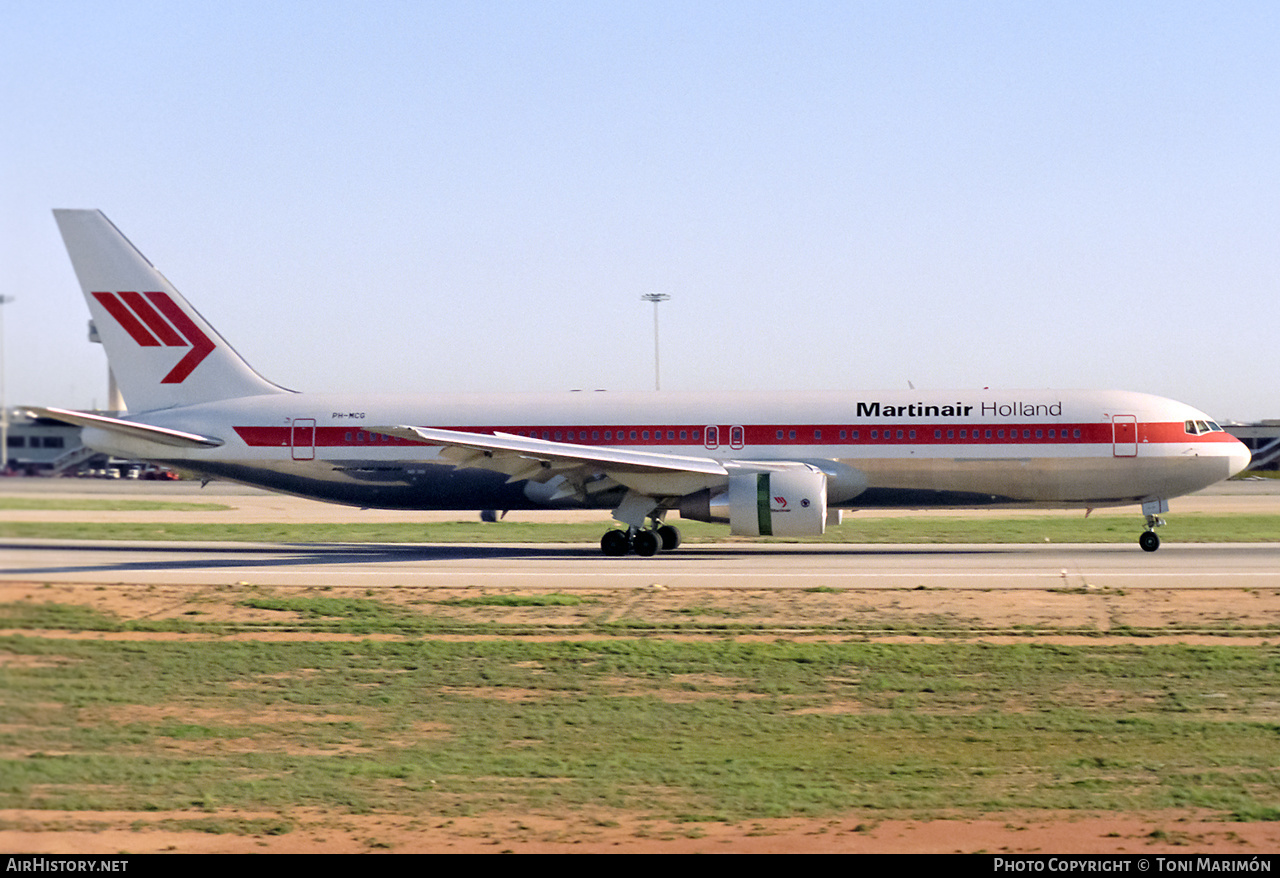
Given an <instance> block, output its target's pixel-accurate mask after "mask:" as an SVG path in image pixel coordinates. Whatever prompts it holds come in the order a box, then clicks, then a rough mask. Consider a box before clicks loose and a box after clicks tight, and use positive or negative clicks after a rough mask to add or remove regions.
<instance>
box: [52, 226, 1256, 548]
mask: <svg viewBox="0 0 1280 878" xmlns="http://www.w3.org/2000/svg"><path fill="white" fill-rule="evenodd" d="M54 216H55V218H56V219H57V222H58V227H59V229H60V230H61V232H62V237H63V240H64V241H65V243H66V246H67V251H68V253H69V254H70V256H71V262H72V264H73V265H74V267H75V271H76V275H77V277H78V278H79V281H80V285H81V287H82V288H83V291H84V296H85V300H86V301H87V302H88V304H89V311H90V312H91V314H92V317H93V322H94V324H95V325H96V327H97V330H98V333H99V336H100V337H101V340H102V343H103V344H104V345H105V346H106V351H107V356H108V359H109V362H110V364H111V368H112V370H113V372H114V374H115V376H116V379H117V381H118V382H119V385H120V389H121V391H122V393H123V395H124V398H125V402H126V403H127V404H128V407H129V414H128V416H127V417H123V418H114V417H107V416H103V415H97V414H90V413H84V412H75V411H68V410H65V409H54V408H42V409H36V410H35V411H36V412H37V413H38V414H40V415H43V416H45V417H51V418H56V419H59V420H63V421H67V422H70V423H72V424H79V425H80V426H82V427H83V428H84V431H83V441H84V443H85V444H86V445H88V446H90V447H91V448H94V449H97V450H99V451H102V452H106V453H109V454H113V455H117V456H120V457H127V458H135V459H141V460H149V461H154V462H156V463H159V464H163V465H165V466H171V467H176V468H180V469H183V470H186V471H189V472H193V473H196V474H199V475H201V476H203V477H206V478H217V479H229V480H232V481H236V482H243V483H245V484H250V485H257V486H260V487H263V488H269V489H271V490H275V491H281V492H284V493H288V494H295V495H298V496H302V497H310V498H314V499H317V500H327V501H331V502H336V503H345V504H350V505H352V506H361V507H371V508H383V509H459V510H462V509H467V510H498V509H501V510H509V509H550V508H588V509H611V510H612V511H613V517H614V519H615V520H617V521H618V522H620V523H621V524H622V525H623V527H622V528H618V529H613V530H609V531H608V532H607V533H605V535H604V537H603V538H602V539H601V541H600V544H601V548H602V550H603V551H604V552H605V554H608V555H624V554H627V553H629V552H634V553H636V554H637V555H653V554H655V553H657V552H658V551H660V550H671V549H674V548H676V547H677V546H678V545H679V542H680V535H679V532H678V531H677V530H676V528H675V527H673V526H672V525H670V524H667V523H666V519H667V516H668V514H669V513H670V512H672V511H678V512H679V515H680V517H681V518H689V519H693V520H696V521H715V522H725V523H727V524H728V525H729V527H730V532H731V533H733V534H735V535H744V536H767V535H774V536H814V535H818V534H821V533H823V531H824V529H825V527H826V526H827V525H828V524H830V523H835V522H838V521H839V520H840V514H841V510H842V509H844V508H854V509H856V508H860V507H862V508H866V507H885V506H909V507H925V506H952V507H968V506H1040V507H1059V508H1060V507H1079V508H1084V509H1090V508H1093V507H1099V506H1118V505H1127V504H1140V505H1141V507H1142V512H1143V514H1145V516H1146V529H1145V530H1144V531H1143V533H1142V534H1141V537H1140V539H1139V543H1140V545H1141V546H1142V548H1143V549H1145V550H1147V551H1149V552H1150V551H1155V550H1156V549H1157V548H1158V547H1159V545H1160V540H1159V538H1158V537H1157V536H1156V533H1155V528H1156V527H1157V526H1159V525H1162V524H1163V523H1164V522H1163V521H1162V520H1161V518H1160V517H1159V516H1160V514H1161V513H1163V512H1166V511H1168V501H1169V499H1170V498H1171V497H1177V496H1179V495H1182V494H1187V493H1190V492H1192V491H1197V490H1199V489H1201V488H1204V487H1207V486H1208V485H1212V484H1214V483H1215V482H1218V481H1220V480H1222V479H1225V478H1228V477H1230V476H1232V475H1234V474H1236V473H1238V472H1240V471H1241V470H1243V469H1244V468H1245V467H1246V466H1247V465H1248V463H1249V459H1250V453H1249V450H1248V449H1247V448H1246V447H1245V446H1244V445H1243V444H1241V443H1240V442H1239V441H1237V440H1236V439H1235V438H1234V437H1233V436H1231V435H1230V434H1228V433H1226V432H1224V431H1223V430H1222V428H1221V427H1219V426H1218V425H1217V424H1216V423H1214V421H1213V420H1212V419H1211V418H1210V417H1209V416H1208V415H1206V414H1205V413H1204V412H1201V411H1198V410H1196V409H1194V408H1192V407H1190V406H1188V405H1184V404H1183V403H1180V402H1174V401H1172V400H1168V399H1162V398H1160V397H1156V396H1150V395H1147V394H1142V393H1129V392H1124V391H1067V390H1011V391H991V390H985V389H984V390H958V391H948V392H939V391H916V390H909V391H875V392H851V393H843V392H841V393H835V392H831V393H815V392H801V393H785V394H763V393H706V394H691V393H690V394H686V393H658V392H655V393H606V392H587V393H584V392H572V393H556V394H495V395H475V394H431V395H422V396H386V395H382V396H378V395H352V394H345V395H336V394H323V393H297V392H294V391H290V390H286V389H284V388H282V387H279V386H278V385H276V384H273V383H271V382H270V381H268V380H266V379H265V378H263V377H262V376H261V375H259V374H258V373H257V372H255V371H254V370H253V369H251V368H250V367H249V365H248V364H247V363H246V362H245V361H244V360H243V359H241V358H240V356H239V355H238V354H236V352H235V351H234V350H233V349H232V348H231V346H230V345H229V344H228V343H227V342H226V341H225V340H224V339H223V338H222V336H221V335H219V334H218V332H217V331H216V330H215V329H214V328H213V327H212V326H210V325H209V324H208V323H207V322H206V321H205V320H204V319H203V318H202V317H201V316H200V315H199V313H197V312H196V310H195V309H194V308H192V307H191V305H190V304H189V303H188V302H187V300H186V299H185V298H183V297H182V296H181V295H180V294H179V293H178V291H177V290H176V289H174V287H173V286H172V285H171V284H170V283H169V281H168V280H166V279H165V278H164V276H163V275H162V274H160V272H159V271H157V270H156V269H155V267H154V266H152V264H151V263H150V262H148V261H147V259H146V258H145V257H144V256H143V255H142V254H141V253H140V252H139V251H138V250H137V249H136V248H135V247H134V246H133V245H132V244H131V243H130V242H129V240H128V239H127V238H125V237H124V235H122V234H121V233H120V231H119V230H118V229H116V227H115V226H114V225H113V224H112V223H111V222H110V221H109V220H108V219H107V218H106V217H105V216H104V215H103V214H102V213H101V212H100V211H97V210H55V211H54Z"/></svg>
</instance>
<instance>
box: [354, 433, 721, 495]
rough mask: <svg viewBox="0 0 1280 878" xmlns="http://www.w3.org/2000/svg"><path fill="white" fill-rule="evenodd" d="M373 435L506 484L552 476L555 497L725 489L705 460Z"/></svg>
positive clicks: (462, 436)
mask: <svg viewBox="0 0 1280 878" xmlns="http://www.w3.org/2000/svg"><path fill="white" fill-rule="evenodd" d="M369 429H370V430H373V431H375V432H378V433H385V434H387V435H389V436H397V437H399V438H401V439H409V440H412V441H426V442H429V443H431V444H432V445H437V446H439V447H440V448H441V449H442V450H441V453H440V454H441V457H443V458H444V459H445V460H448V461H449V462H450V463H452V464H453V465H454V466H457V467H477V468H479V469H487V470H492V471H494V472H500V473H504V474H506V475H507V476H508V477H509V481H512V482H515V481H520V480H523V479H528V480H530V481H534V482H549V481H551V480H552V479H555V478H556V477H557V476H559V477H562V478H561V479H560V481H561V483H562V485H563V487H562V490H561V491H560V492H559V493H558V494H557V496H558V497H564V496H571V495H575V494H577V495H581V496H585V495H586V494H587V493H595V491H596V490H598V489H602V488H605V487H612V486H613V485H607V484H600V482H601V480H602V479H609V480H611V481H612V482H613V483H614V484H616V485H622V486H624V487H626V488H627V489H629V490H630V491H634V492H636V493H637V494H643V495H645V496H648V497H653V498H665V497H681V496H684V495H686V494H692V493H694V492H695V491H701V490H703V489H705V488H711V487H717V486H720V485H723V484H725V482H726V480H727V479H728V475H729V470H728V469H726V468H725V466H724V465H723V464H721V463H720V462H719V461H716V460H712V459H711V458H707V457H688V456H685V455H678V454H663V453H658V452H652V451H632V450H624V449H619V448H600V447H597V446H593V445H575V444H573V443H569V442H551V441H548V440H545V439H534V438H531V437H528V436H513V435H511V434H509V433H496V434H492V435H491V434H486V433H468V432H465V431H461V430H440V429H435V428H430V427H410V426H391V427H370V428H369Z"/></svg>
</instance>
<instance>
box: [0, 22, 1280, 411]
mask: <svg viewBox="0 0 1280 878" xmlns="http://www.w3.org/2000/svg"><path fill="white" fill-rule="evenodd" d="M4 9H5V15H4V20H5V24H4V28H3V32H2V33H0V82H2V83H3V91H2V92H0V119H3V120H4V125H3V128H4V131H3V134H0V168H2V169H3V170H2V171H0V173H2V179H0V187H2V188H0V217H2V222H0V239H2V240H3V245H2V246H0V264H2V265H3V267H4V271H3V280H2V281H0V293H2V294H5V295H11V296H16V297H17V301H15V302H13V303H11V304H9V305H6V306H5V347H6V353H5V361H6V365H7V369H6V372H7V390H8V393H7V395H8V400H9V402H10V403H32V404H48V405H61V406H71V407H88V406H91V405H93V404H95V403H97V404H103V403H105V401H106V400H105V396H106V391H105V383H106V382H105V360H104V358H103V356H102V353H101V348H100V347H97V346H92V345H89V344H88V343H87V342H86V341H85V321H86V319H87V314H86V311H85V308H84V305H83V302H82V301H81V299H80V294H79V291H78V288H77V285H76V282H75V278H74V275H73V274H72V271H71V268H70V265H69V263H68V261H67V259H66V255H65V253H64V252H63V250H62V244H61V241H60V239H59V237H58V234H57V230H56V227H55V225H54V222H53V219H52V216H51V215H50V212H49V211H50V209H51V208H54V207H98V208H101V209H102V210H104V211H105V212H106V213H107V215H108V216H109V217H110V218H111V219H112V220H113V221H114V222H115V223H116V224H117V225H118V226H120V228H121V229H122V230H123V231H124V232H125V234H126V235H128V236H129V237H130V238H131V239H132V240H133V241H134V243H135V244H137V245H138V247H139V248H140V249H141V250H142V251H143V252H144V253H145V254H147V256H148V257H150V258H151V260H152V261H153V262H155V263H156V264H157V265H158V266H159V268H160V269H161V270H162V271H164V272H165V274H166V275H167V276H168V277H169V278H170V280H172V281H173V282H174V284H175V285H177V287H178V288H179V289H180V290H182V291H183V293H184V294H186V295H187V297H188V298H190V299H191V300H192V302H193V303H194V304H195V305H196V307H197V308H199V309H200V311H201V312H202V313H203V314H204V315H205V316H206V317H207V318H209V319H210V320H211V321H212V322H213V323H214V325H215V326H217V327H218V329H219V330H220V331H221V332H222V333H223V335H224V336H226V337H227V339H228V340H229V341H230V342H231V343H232V344H233V345H234V346H235V347H236V348H237V349H238V350H239V351H240V352H241V354H243V355H244V356H245V358H246V359H248V360H249V362H250V363H252V364H253V365H254V366H255V367H256V368H257V369H258V370H259V371H261V372H262V373H263V374H265V375H266V376H267V377H268V378H270V379H272V380H274V381H276V382H278V383H281V384H284V385H286V386H289V387H293V388H296V389H302V390H350V391H359V390H387V391H424V392H427V391H435V390H464V391H477V392H481V391H490V390H530V391H533V390H552V389H556V390H558V389H569V388H609V389H616V390H634V389H645V388H650V387H652V381H653V338H652V329H653V327H652V306H651V305H649V304H647V303H645V302H643V301H641V299H640V296H641V295H642V294H644V293H646V292H650V291H663V292H667V293H669V294H670V295H671V297H672V298H671V300H670V301H669V302H667V303H665V304H664V305H662V306H661V307H662V314H661V321H662V367H663V369H662V372H663V375H662V378H663V388H664V389H670V390H716V389H721V388H724V389H748V390H749V389H762V390H764V389H768V390H778V389H788V388H823V389H848V390H856V389H879V388H905V387H906V386H907V382H908V381H911V382H913V383H914V384H915V386H916V387H919V388H957V387H982V386H993V387H996V386H999V387H1116V388H1124V389H1129V390H1142V391H1148V392H1153V393H1158V394H1161V395H1165V396H1170V397H1174V398H1177V399H1180V400H1183V401H1185V402H1189V403H1191V404H1193V405H1196V406H1198V407H1200V408H1203V409H1205V410H1207V411H1209V412H1210V413H1212V414H1213V415H1215V416H1216V417H1219V418H1223V419H1227V418H1237V419H1241V420H1248V419H1257V418H1263V417H1280V393H1277V392H1276V389H1275V388H1276V383H1277V376H1278V375H1280V328H1278V327H1280V322H1278V315H1277V301H1278V296H1277V293H1278V292H1280V51H1277V47H1280V4H1276V3H1274V2H1256V3H1244V2H1240V3H1233V2H1222V3H1206V2H1185V3H1184V2H1150V3H1146V2H1141V3H1139V2H1133V3H1125V2H1115V0H1107V2H1087V0H1073V2H1035V3H1028V2H1025V0H1014V2H978V0H965V2H925V3H913V2H904V0H886V2H830V3H826V2H809V3H806V2H776V3H757V2H749V0H732V2H722V3H721V2H716V3H713V2H696V0H683V2H643V3H622V2H583V3H579V2H551V0H520V2H484V0H469V2H360V3H351V2H343V3H331V2H318V0H308V2H297V3H293V2H274V3H270V2H268V3H264V2H243V3H242V2H197V0H183V2H181V3H174V2H102V0H97V2H65V0H38V2H35V0H8V2H6V3H5V5H4Z"/></svg>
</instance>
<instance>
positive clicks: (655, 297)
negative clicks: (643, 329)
mask: <svg viewBox="0 0 1280 878" xmlns="http://www.w3.org/2000/svg"><path fill="white" fill-rule="evenodd" d="M640 298H642V299H644V300H645V301H646V302H652V303H653V389H654V390H661V389H662V378H661V372H660V371H659V369H658V303H659V302H665V301H667V299H670V298H671V297H670V296H669V295H667V294H666V293H645V294H644V295H643V296H641V297H640Z"/></svg>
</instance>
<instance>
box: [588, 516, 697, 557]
mask: <svg viewBox="0 0 1280 878" xmlns="http://www.w3.org/2000/svg"><path fill="white" fill-rule="evenodd" d="M679 546H680V531H679V530H677V529H676V528H675V527H674V526H672V525H669V524H660V525H659V526H658V527H656V528H635V527H632V528H627V529H626V530H620V529H619V530H611V531H606V532H605V535H604V536H603V537H601V538H600V551H602V552H604V553H605V554H606V555H611V556H614V557H619V556H622V555H627V554H630V553H631V552H635V553H636V554H637V555H640V556H641V557H645V558H647V557H651V556H653V555H656V554H658V552H659V550H661V551H663V552H670V551H672V550H674V549H676V548H678V547H679Z"/></svg>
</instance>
